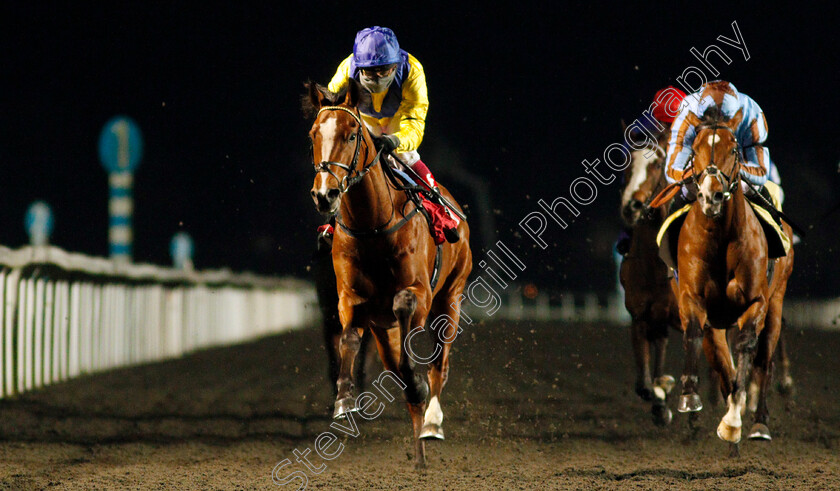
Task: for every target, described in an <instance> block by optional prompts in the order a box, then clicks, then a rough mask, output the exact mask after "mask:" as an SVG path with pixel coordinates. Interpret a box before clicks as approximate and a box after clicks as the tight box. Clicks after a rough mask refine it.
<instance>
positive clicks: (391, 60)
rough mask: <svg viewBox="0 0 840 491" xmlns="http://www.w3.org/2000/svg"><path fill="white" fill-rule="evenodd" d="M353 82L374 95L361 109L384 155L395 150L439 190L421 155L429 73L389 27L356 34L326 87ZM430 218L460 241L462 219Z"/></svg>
mask: <svg viewBox="0 0 840 491" xmlns="http://www.w3.org/2000/svg"><path fill="white" fill-rule="evenodd" d="M349 78H353V79H356V80H357V81H358V82H359V83H360V84H361V86H362V87H363V88H364V89H365V90H367V91H368V92H370V95H371V97H370V100H369V101H367V100H365V99H363V102H362V103H360V105H359V111H360V112H361V115H362V120H363V121H364V122H365V125H366V126H367V128H368V130H369V131H370V132H371V133H372V134H373V136H374V139H375V141H376V145H377V147H381V148H382V151H383V152H384V153H385V154H387V153H389V152H391V151H393V152H394V153H395V154H396V156H397V157H398V158H399V159H400V160H401V161H402V162H403V163H404V164H406V165H407V166H409V167H411V169H412V170H413V171H415V172H416V173H417V174H418V175H419V176H420V177H422V178H423V180H424V181H425V182H424V184H426V185H428V187H429V188H430V189H433V190H437V182H436V181H435V178H434V176H433V175H432V172H431V171H430V170H429V168H428V167H427V166H426V164H425V163H424V162H423V161H422V160H421V159H420V154H419V153H418V152H417V148H418V147H419V146H420V143H422V142H423V132H424V131H425V129H426V114H427V113H428V111H429V96H428V92H427V90H426V75H425V73H424V72H423V66H422V65H421V64H420V62H419V61H417V58H415V57H414V56H412V55H411V54H409V53H407V52H406V51H404V50H402V49H400V45H399V43H398V42H397V37H396V35H395V34H394V32H393V31H392V30H391V29H388V28H386V27H379V26H374V27H370V28H367V29H363V30H361V31H359V32H358V33H356V40H355V42H354V43H353V54H351V55H350V56H348V57H347V58H345V59H344V61H342V62H341V64H340V65H339V66H338V69H337V70H336V72H335V75H334V76H333V78H332V80H331V81H330V83H329V85H328V86H327V88H328V89H329V90H330V91H331V92H339V91H340V90H341V89H342V88H344V86H345V85H346V84H347V79H349ZM443 210H445V211H443ZM431 215H432V217H433V220H439V221H440V224H441V225H442V227H443V231H444V235H445V237H446V240H448V241H449V242H457V241H458V231H457V229H456V227H457V226H458V218H457V217H456V216H455V215H453V214H451V213H449V210H448V209H446V208H445V207H441V211H440V213H431Z"/></svg>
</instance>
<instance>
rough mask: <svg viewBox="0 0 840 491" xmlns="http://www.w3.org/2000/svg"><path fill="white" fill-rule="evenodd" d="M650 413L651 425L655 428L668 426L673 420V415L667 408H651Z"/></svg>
mask: <svg viewBox="0 0 840 491" xmlns="http://www.w3.org/2000/svg"><path fill="white" fill-rule="evenodd" d="M650 412H651V414H652V415H653V424H655V425H656V426H668V425H669V424H671V420H672V419H674V413H672V412H671V410H670V409H668V407H667V406H653V408H651V411H650Z"/></svg>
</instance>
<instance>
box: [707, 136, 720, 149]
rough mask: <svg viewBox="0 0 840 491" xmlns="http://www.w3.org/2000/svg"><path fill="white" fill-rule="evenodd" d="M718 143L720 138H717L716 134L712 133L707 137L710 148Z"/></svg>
mask: <svg viewBox="0 0 840 491" xmlns="http://www.w3.org/2000/svg"><path fill="white" fill-rule="evenodd" d="M719 141H720V137H719V136H717V133H712V134H711V135H709V138H708V142H709V146H710V147H714V146H715V143H717V142H719Z"/></svg>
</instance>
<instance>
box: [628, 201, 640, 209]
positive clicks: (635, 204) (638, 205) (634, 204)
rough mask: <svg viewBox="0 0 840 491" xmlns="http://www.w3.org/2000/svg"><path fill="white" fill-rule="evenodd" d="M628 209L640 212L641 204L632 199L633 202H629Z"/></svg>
mask: <svg viewBox="0 0 840 491" xmlns="http://www.w3.org/2000/svg"><path fill="white" fill-rule="evenodd" d="M630 207H631V208H633V209H634V210H641V209H642V202H641V201H639V200H637V199H634V200H633V201H631V202H630Z"/></svg>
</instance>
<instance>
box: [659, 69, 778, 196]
mask: <svg viewBox="0 0 840 491" xmlns="http://www.w3.org/2000/svg"><path fill="white" fill-rule="evenodd" d="M713 106H717V107H719V108H720V110H721V112H722V113H723V115H724V116H725V117H726V118H728V119H733V118H736V119H737V118H741V119H740V122H739V123H738V126H737V127H736V128H735V137H736V138H737V139H738V144H739V145H740V147H741V149H742V151H743V162H742V164H741V179H742V182H741V185H742V187H743V188H744V192H745V194H746V195H747V196H748V197H749V196H752V195H754V191H753V189H752V188H751V187H750V186H748V185H747V183H749V184H752V185H753V186H754V187H757V188H758V192H759V193H760V194H761V195H762V196H764V197H765V198H770V196H769V195H770V194H775V195H776V196H775V197H774V199H777V200H778V202H779V203H778V204H779V205H781V202H782V201H783V199H784V193H783V192H782V190H781V187H780V184H781V178H780V176H779V171H778V169H776V166H775V164H773V162H772V161H771V160H770V150H769V149H768V148H767V147H765V146H764V145H763V143H764V141H765V140H766V139H767V120H766V119H765V118H764V112H763V111H762V110H761V107H759V105H758V103H756V102H755V101H754V100H753V99H752V98H751V97H750V96H748V95H746V94H744V93H741V92H738V90H737V89H736V88H735V86H734V85H732V84H730V83H729V82H726V81H723V80H716V81H713V82H709V83H707V84H704V85H703V86H702V87H701V88H700V90H698V91H697V92H695V93H693V94H690V95H688V96H686V97H685V99H683V101H682V105H681V106H680V107H681V109H680V112H679V114H678V115H677V117H676V118H675V119H674V123H673V124H672V126H671V138H670V139H669V140H668V156H667V157H666V160H665V170H666V172H665V177H666V179H667V180H668V182H669V183H674V182H677V181H681V180H682V179H683V177H685V176H684V175H683V174H684V173H685V171H686V166H687V165H688V163H689V159H690V158H691V154H692V149H691V147H692V145H693V143H694V137H695V136H696V135H697V131H696V127H697V125H699V124H700V122H701V119H702V117H703V114H704V113H705V112H706V110H708V109H709V108H710V107H713ZM744 181H746V182H744ZM768 182H770V183H773V184H772V185H771V186H770V187H772V188H773V189H772V191H770V190H768V189H766V188H765V185H766V184H767V183H768ZM692 184H693V183H689V184H687V185H686V186H684V187H683V193H682V196H681V198H682V199H677V200H675V207H678V206H680V204H681V203H682V204H685V202H686V201H693V200H694V199H695V197H696V193H697V189H696V186H692ZM757 201H758V202H759V204H761V203H760V202H761V199H758V200H757ZM771 202H772V201H771Z"/></svg>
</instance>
